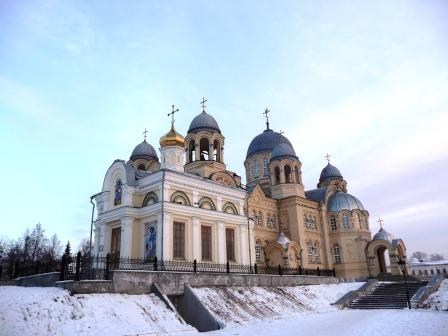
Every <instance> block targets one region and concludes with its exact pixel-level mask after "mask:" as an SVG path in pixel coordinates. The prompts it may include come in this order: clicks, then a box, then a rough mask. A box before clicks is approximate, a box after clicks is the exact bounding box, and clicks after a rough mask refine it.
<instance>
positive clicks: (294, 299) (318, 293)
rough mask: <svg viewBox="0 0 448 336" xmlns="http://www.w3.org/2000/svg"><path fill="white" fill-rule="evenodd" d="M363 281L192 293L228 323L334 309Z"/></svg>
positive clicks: (207, 290) (208, 290) (219, 288)
mask: <svg viewBox="0 0 448 336" xmlns="http://www.w3.org/2000/svg"><path fill="white" fill-rule="evenodd" d="M362 284H363V283H360V282H358V283H344V284H334V285H314V286H297V287H274V288H261V287H251V288H249V287H246V288H242V287H240V288H238V287H215V288H195V289H194V292H195V293H196V295H197V296H198V297H199V298H200V299H201V302H202V303H203V304H204V305H205V306H206V307H207V308H208V309H209V310H210V311H211V312H212V314H213V315H214V316H215V318H217V319H218V320H220V321H221V322H223V323H224V324H225V325H227V326H231V325H236V324H244V323H248V322H249V321H257V320H262V319H266V318H269V319H277V318H281V317H285V316H289V315H293V314H297V313H300V312H326V311H333V310H336V308H334V307H333V306H331V303H333V302H335V301H336V300H337V299H339V298H340V297H342V296H343V295H344V294H345V293H347V292H348V291H350V290H355V289H358V288H359V287H361V286H362Z"/></svg>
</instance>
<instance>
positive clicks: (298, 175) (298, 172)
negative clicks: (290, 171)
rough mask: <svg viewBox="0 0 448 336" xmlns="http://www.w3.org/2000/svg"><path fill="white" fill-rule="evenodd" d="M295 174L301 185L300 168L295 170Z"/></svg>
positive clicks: (297, 167) (297, 181)
mask: <svg viewBox="0 0 448 336" xmlns="http://www.w3.org/2000/svg"><path fill="white" fill-rule="evenodd" d="M294 174H295V176H296V183H299V184H301V183H302V181H300V170H299V166H296V168H295V169H294Z"/></svg>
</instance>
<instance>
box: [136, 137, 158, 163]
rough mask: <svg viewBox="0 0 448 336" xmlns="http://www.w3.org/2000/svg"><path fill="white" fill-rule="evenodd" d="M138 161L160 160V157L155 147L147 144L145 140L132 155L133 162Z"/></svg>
mask: <svg viewBox="0 0 448 336" xmlns="http://www.w3.org/2000/svg"><path fill="white" fill-rule="evenodd" d="M138 159H145V160H151V159H155V160H157V161H158V160H159V157H158V156H157V152H156V150H155V149H154V147H153V146H151V145H150V144H149V143H147V142H146V140H143V142H142V143H140V144H138V145H137V146H136V147H135V148H134V150H133V151H132V154H131V160H138Z"/></svg>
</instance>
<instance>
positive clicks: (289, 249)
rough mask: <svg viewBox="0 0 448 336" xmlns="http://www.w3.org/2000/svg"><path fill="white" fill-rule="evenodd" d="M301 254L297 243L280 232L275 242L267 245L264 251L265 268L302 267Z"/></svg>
mask: <svg viewBox="0 0 448 336" xmlns="http://www.w3.org/2000/svg"><path fill="white" fill-rule="evenodd" d="M301 252H302V250H301V248H300V245H299V244H298V243H296V242H295V241H292V240H289V238H288V237H286V236H285V234H284V233H283V232H280V234H279V235H278V238H277V240H276V241H273V242H270V243H268V245H267V246H266V248H265V249H264V253H265V256H266V259H265V262H266V266H268V267H277V266H279V265H280V266H281V267H288V268H297V267H299V266H301V265H302V258H301Z"/></svg>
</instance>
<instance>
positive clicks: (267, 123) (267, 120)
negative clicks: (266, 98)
mask: <svg viewBox="0 0 448 336" xmlns="http://www.w3.org/2000/svg"><path fill="white" fill-rule="evenodd" d="M269 112H271V110H269V109H268V108H267V107H266V109H265V110H264V112H263V114H264V116H265V117H266V129H269V115H268V114H269Z"/></svg>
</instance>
